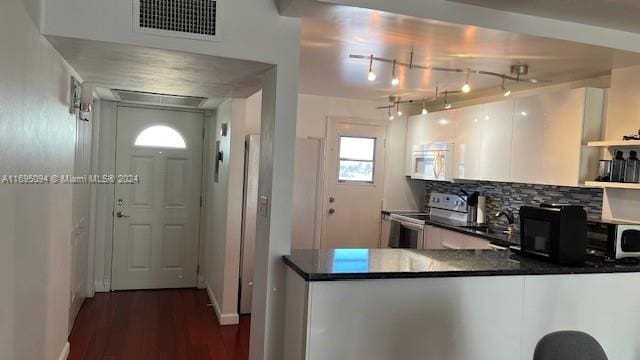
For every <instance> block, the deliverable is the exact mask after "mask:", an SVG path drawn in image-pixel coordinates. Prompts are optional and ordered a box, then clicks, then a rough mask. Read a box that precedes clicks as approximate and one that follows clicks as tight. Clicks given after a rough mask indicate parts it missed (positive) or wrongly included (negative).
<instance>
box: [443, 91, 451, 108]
mask: <svg viewBox="0 0 640 360" xmlns="http://www.w3.org/2000/svg"><path fill="white" fill-rule="evenodd" d="M448 94H449V92H448V91H447V90H445V91H444V108H445V109H447V110H449V109H451V104H449V102H448V101H447V95H448Z"/></svg>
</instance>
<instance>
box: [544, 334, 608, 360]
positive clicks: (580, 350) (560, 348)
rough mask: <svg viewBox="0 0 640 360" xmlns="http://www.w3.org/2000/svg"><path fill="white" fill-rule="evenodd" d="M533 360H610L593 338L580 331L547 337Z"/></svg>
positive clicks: (548, 335)
mask: <svg viewBox="0 0 640 360" xmlns="http://www.w3.org/2000/svg"><path fill="white" fill-rule="evenodd" d="M533 360H608V358H607V354H606V353H605V352H604V349H602V346H600V343H598V341H597V340H596V339H594V338H593V336H591V335H589V334H587V333H583V332H580V331H557V332H552V333H550V334H547V335H545V336H544V337H543V338H542V339H540V341H538V344H537V345H536V350H535V351H534V353H533Z"/></svg>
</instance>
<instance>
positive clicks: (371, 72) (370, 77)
mask: <svg viewBox="0 0 640 360" xmlns="http://www.w3.org/2000/svg"><path fill="white" fill-rule="evenodd" d="M367 79H369V81H376V73H375V72H373V55H371V58H370V59H369V75H368V76H367Z"/></svg>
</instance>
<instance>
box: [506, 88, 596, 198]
mask: <svg viewBox="0 0 640 360" xmlns="http://www.w3.org/2000/svg"><path fill="white" fill-rule="evenodd" d="M603 100H604V92H603V90H602V89H593V88H581V89H573V90H563V91H555V92H549V93H544V94H540V95H537V96H532V97H527V98H520V99H516V106H515V111H514V114H513V117H514V127H513V145H512V154H513V161H512V163H511V181H513V182H528V183H537V184H549V185H562V186H579V185H581V184H583V183H584V181H585V180H592V179H591V178H592V177H593V178H595V177H596V176H597V166H598V165H597V164H598V159H599V154H598V152H597V150H595V151H594V150H593V149H590V148H588V147H587V146H586V143H587V142H588V141H589V140H591V139H594V138H598V137H600V129H601V126H602V110H603Z"/></svg>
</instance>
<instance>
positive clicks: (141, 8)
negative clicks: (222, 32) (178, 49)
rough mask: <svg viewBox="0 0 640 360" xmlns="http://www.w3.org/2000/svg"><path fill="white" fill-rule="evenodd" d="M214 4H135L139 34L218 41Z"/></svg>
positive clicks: (149, 0) (157, 0)
mask: <svg viewBox="0 0 640 360" xmlns="http://www.w3.org/2000/svg"><path fill="white" fill-rule="evenodd" d="M217 11H218V8H217V1H215V0H134V16H135V18H134V21H135V22H137V26H136V27H137V28H138V29H139V30H140V31H144V32H150V33H155V34H159V35H169V36H179V37H187V38H194V39H205V40H207V39H209V40H216V36H217V35H218V34H217V21H216V19H217Z"/></svg>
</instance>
